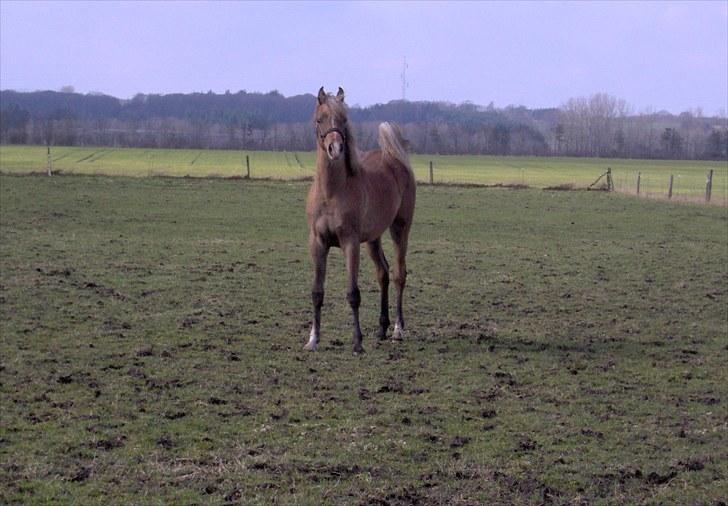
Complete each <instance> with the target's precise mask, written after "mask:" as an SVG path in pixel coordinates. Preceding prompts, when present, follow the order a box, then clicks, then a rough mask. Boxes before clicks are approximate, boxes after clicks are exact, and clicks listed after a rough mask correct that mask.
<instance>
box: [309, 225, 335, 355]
mask: <svg viewBox="0 0 728 506" xmlns="http://www.w3.org/2000/svg"><path fill="white" fill-rule="evenodd" d="M309 252H310V253H311V260H313V267H314V269H313V285H312V287H311V302H312V303H313V323H312V324H311V334H310V335H309V338H308V343H306V346H304V347H303V349H304V350H308V351H313V350H315V349H316V346H317V345H318V342H319V335H320V332H321V306H323V305H324V280H325V279H326V257H327V255H328V253H329V248H328V246H326V245H325V244H324V243H323V242H322V241H321V240H319V238H318V237H315V236H312V237H311V238H310V239H309Z"/></svg>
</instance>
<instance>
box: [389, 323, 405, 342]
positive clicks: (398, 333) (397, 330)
mask: <svg viewBox="0 0 728 506" xmlns="http://www.w3.org/2000/svg"><path fill="white" fill-rule="evenodd" d="M403 334H404V330H402V326H401V325H400V324H399V322H397V323H395V324H394V332H392V339H397V340H399V339H402V335H403Z"/></svg>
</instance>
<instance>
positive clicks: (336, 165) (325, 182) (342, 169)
mask: <svg viewBox="0 0 728 506" xmlns="http://www.w3.org/2000/svg"><path fill="white" fill-rule="evenodd" d="M344 160H345V159H344V158H343V157H342V158H341V159H340V160H336V161H332V160H330V159H329V157H328V156H326V153H325V152H324V150H323V149H321V148H320V147H319V148H318V150H317V152H316V180H317V183H318V185H319V189H320V190H321V192H322V193H323V195H324V197H326V199H331V198H333V197H335V196H336V195H337V194H339V192H341V191H342V190H343V188H344V186H345V185H346V177H347V174H346V162H345V161H344Z"/></svg>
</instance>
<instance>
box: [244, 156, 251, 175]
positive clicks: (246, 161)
mask: <svg viewBox="0 0 728 506" xmlns="http://www.w3.org/2000/svg"><path fill="white" fill-rule="evenodd" d="M245 166H246V167H247V168H248V175H247V176H246V179H250V156H248V155H245Z"/></svg>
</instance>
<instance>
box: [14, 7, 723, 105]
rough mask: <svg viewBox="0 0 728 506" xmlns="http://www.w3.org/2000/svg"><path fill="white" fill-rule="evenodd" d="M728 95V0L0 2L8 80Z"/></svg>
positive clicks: (555, 96)
mask: <svg viewBox="0 0 728 506" xmlns="http://www.w3.org/2000/svg"><path fill="white" fill-rule="evenodd" d="M404 58H406V60H407V69H406V73H405V76H406V83H407V87H406V89H405V98H406V99H407V100H437V101H448V102H454V103H461V102H465V101H470V102H473V103H476V104H482V105H487V104H489V103H491V102H493V103H494V105H495V106H496V107H505V106H508V105H524V106H526V107H530V108H537V107H558V106H559V105H561V104H563V103H564V102H566V101H567V100H568V99H569V98H572V97H587V96H589V95H592V94H594V93H608V94H610V95H613V96H615V97H618V98H621V99H624V100H626V101H627V102H628V103H629V104H630V105H631V106H632V108H633V110H634V111H635V112H644V111H660V110H667V111H669V112H672V113H679V112H682V111H685V110H688V109H691V110H695V109H697V108H700V109H702V111H703V114H706V115H714V114H721V115H724V114H725V112H726V110H727V109H728V0H722V1H721V0H717V1H709V2H693V1H691V2H677V1H671V2H661V1H652V2H628V1H621V2H596V1H581V2H462V3H459V2H452V1H448V2H324V1H315V2H292V1H290V2H280V3H275V2H266V3H258V2H218V3H213V2H193V1H186V2H153V1H145V2H101V1H98V2H75V1H74V2H62V1H53V2H44V1H33V0H31V1H23V2H16V1H10V0H1V1H0V88H2V89H15V90H23V91H33V90H59V89H60V88H61V87H63V86H73V87H74V88H75V90H76V91H78V92H81V93H88V92H102V93H106V94H109V95H113V96H116V97H119V98H131V97H132V96H134V95H135V94H137V93H189V92H196V91H197V92H207V91H210V90H212V91H214V92H217V93H222V92H225V91H226V90H230V91H231V92H233V93H234V92H237V91H238V90H246V91H249V92H250V91H258V92H268V91H271V90H278V91H279V92H280V93H282V94H283V95H286V96H290V95H298V94H302V93H316V92H317V91H318V89H319V87H320V86H325V87H326V89H327V90H336V88H337V87H338V86H342V87H343V88H344V89H345V90H346V94H347V102H348V103H350V104H354V105H361V106H366V105H371V104H374V103H385V102H388V101H389V100H394V99H401V98H402V71H403V66H404V65H403V64H404Z"/></svg>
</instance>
